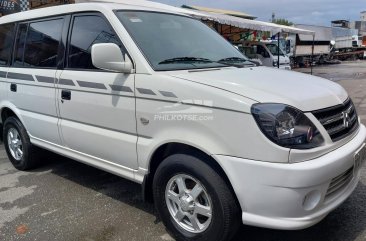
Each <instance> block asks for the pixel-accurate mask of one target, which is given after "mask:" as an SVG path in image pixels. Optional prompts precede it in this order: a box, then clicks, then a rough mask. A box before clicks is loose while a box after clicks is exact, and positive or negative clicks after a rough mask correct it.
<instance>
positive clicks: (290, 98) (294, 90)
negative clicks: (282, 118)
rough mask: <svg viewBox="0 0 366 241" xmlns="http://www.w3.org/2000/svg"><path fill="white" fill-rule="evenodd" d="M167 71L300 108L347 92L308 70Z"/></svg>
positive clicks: (335, 100)
mask: <svg viewBox="0 0 366 241" xmlns="http://www.w3.org/2000/svg"><path fill="white" fill-rule="evenodd" d="M169 75H171V76H173V77H176V78H180V79H185V80H189V81H192V82H196V83H200V84H204V85H207V86H211V87H215V88H219V89H222V90H226V91H229V92H232V93H235V94H238V95H241V96H244V97H246V98H250V99H252V100H254V101H257V102H261V103H282V104H287V105H291V106H293V107H296V108H298V109H300V110H302V111H313V110H318V109H323V108H327V107H330V106H334V105H338V104H342V103H343V102H344V101H346V99H347V98H348V94H347V92H346V91H345V90H344V89H343V88H342V87H341V86H340V85H338V84H336V83H334V82H331V81H329V80H326V79H323V78H319V77H315V76H312V75H308V74H301V73H297V72H293V71H288V70H278V69H274V68H268V67H253V68H236V69H233V68H224V69H218V70H203V71H174V72H169Z"/></svg>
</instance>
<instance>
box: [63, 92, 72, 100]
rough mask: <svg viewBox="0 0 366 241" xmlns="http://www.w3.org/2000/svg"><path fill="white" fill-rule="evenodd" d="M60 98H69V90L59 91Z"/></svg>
mask: <svg viewBox="0 0 366 241" xmlns="http://www.w3.org/2000/svg"><path fill="white" fill-rule="evenodd" d="M61 99H63V100H71V90H62V91H61Z"/></svg>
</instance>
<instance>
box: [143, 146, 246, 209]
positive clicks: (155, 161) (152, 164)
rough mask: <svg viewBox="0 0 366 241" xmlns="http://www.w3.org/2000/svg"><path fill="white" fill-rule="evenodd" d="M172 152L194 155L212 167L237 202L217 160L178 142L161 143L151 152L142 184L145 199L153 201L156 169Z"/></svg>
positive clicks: (227, 178)
mask: <svg viewBox="0 0 366 241" xmlns="http://www.w3.org/2000/svg"><path fill="white" fill-rule="evenodd" d="M174 154H187V155H192V156H195V157H197V158H199V159H200V160H202V161H203V162H205V163H206V164H208V165H209V166H210V167H212V168H213V169H214V170H215V171H216V172H218V173H219V175H220V176H221V177H222V178H223V179H224V180H225V182H226V183H227V184H228V187H229V188H230V190H231V191H232V193H233V195H234V196H235V199H236V201H237V202H238V203H239V201H238V199H237V197H236V194H235V191H234V189H233V187H232V185H231V182H230V180H229V177H228V176H227V175H226V173H225V171H224V169H223V168H222V167H221V165H220V164H219V162H218V161H217V160H215V159H214V158H213V157H212V156H211V155H210V154H208V153H206V152H204V151H202V150H200V149H198V148H197V147H194V146H191V145H188V144H183V143H179V142H170V143H165V144H162V145H161V146H159V147H158V148H157V149H156V150H155V151H154V152H153V154H152V156H151V158H150V161H149V169H148V174H147V175H146V176H145V178H144V181H143V184H142V194H143V199H144V200H145V201H147V202H151V203H152V202H153V193H152V183H153V179H154V176H155V173H156V170H157V168H158V167H159V165H160V164H161V163H162V162H163V160H164V159H165V158H167V157H168V156H171V155H174ZM239 206H240V205H239Z"/></svg>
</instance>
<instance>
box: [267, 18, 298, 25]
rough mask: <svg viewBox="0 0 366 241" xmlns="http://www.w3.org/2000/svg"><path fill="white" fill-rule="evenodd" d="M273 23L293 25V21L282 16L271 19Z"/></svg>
mask: <svg viewBox="0 0 366 241" xmlns="http://www.w3.org/2000/svg"><path fill="white" fill-rule="evenodd" d="M272 22H273V23H275V24H280V25H285V26H292V25H294V23H293V22H290V21H288V20H287V19H284V18H277V19H275V20H273V21H272Z"/></svg>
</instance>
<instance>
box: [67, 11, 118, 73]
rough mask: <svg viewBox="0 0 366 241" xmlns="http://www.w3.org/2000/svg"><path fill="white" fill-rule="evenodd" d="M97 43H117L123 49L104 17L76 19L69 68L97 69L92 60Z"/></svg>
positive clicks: (72, 34)
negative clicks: (93, 46)
mask: <svg viewBox="0 0 366 241" xmlns="http://www.w3.org/2000/svg"><path fill="white" fill-rule="evenodd" d="M96 43H115V44H117V45H119V46H120V47H122V44H121V42H120V41H119V39H118V37H117V35H116V34H115V32H114V31H113V29H111V27H110V26H109V25H108V24H107V22H106V21H105V20H104V19H103V18H102V17H100V16H95V15H88V16H76V17H74V21H73V27H72V32H71V37H70V40H69V55H68V66H67V67H68V68H72V69H95V67H94V66H93V64H92V60H91V47H92V45H93V44H96ZM121 49H122V48H121ZM122 51H123V49H122ZM123 52H124V51H123Z"/></svg>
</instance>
